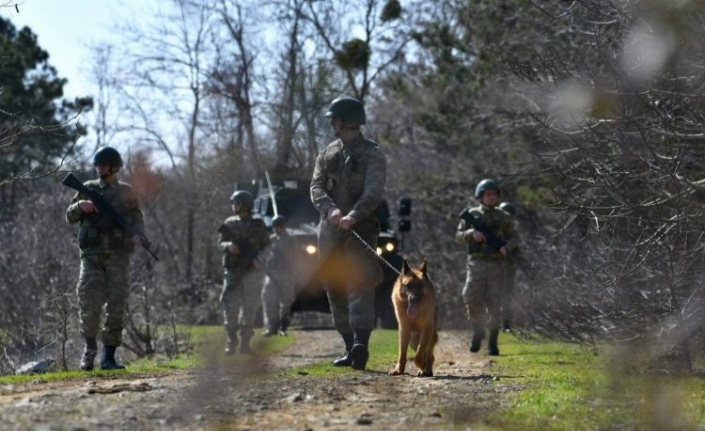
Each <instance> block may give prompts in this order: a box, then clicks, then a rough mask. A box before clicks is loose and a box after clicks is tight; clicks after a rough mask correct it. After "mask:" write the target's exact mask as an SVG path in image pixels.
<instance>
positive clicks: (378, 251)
mask: <svg viewBox="0 0 705 431" xmlns="http://www.w3.org/2000/svg"><path fill="white" fill-rule="evenodd" d="M381 255H382V248H381V247H377V256H381Z"/></svg>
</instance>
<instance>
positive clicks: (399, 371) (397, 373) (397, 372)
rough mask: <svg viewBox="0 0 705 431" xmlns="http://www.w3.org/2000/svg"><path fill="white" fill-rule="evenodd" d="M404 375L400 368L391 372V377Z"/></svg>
mask: <svg viewBox="0 0 705 431" xmlns="http://www.w3.org/2000/svg"><path fill="white" fill-rule="evenodd" d="M402 374H404V370H402V369H399V367H397V368H394V369H393V370H392V371H390V372H389V375H390V376H401V375H402Z"/></svg>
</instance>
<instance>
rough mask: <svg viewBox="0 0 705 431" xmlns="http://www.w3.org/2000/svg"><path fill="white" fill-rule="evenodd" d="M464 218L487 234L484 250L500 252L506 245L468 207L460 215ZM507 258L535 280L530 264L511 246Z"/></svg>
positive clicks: (466, 221) (486, 251)
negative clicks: (514, 251) (511, 248)
mask: <svg viewBox="0 0 705 431" xmlns="http://www.w3.org/2000/svg"><path fill="white" fill-rule="evenodd" d="M459 217H460V218H461V219H462V220H465V223H467V224H469V225H470V226H472V227H473V228H474V229H475V230H477V231H480V232H482V234H483V235H484V236H485V241H487V247H484V251H485V253H486V254H492V253H495V252H499V249H500V248H502V247H504V246H505V245H506V243H505V242H504V241H503V240H502V239H501V238H499V237H497V235H495V234H494V233H493V232H492V230H491V229H490V228H489V227H488V226H487V225H486V224H485V223H484V222H483V221H482V220H481V219H480V218H479V217H477V216H476V215H474V214H473V213H471V212H470V211H468V210H467V209H465V210H463V212H461V213H460V216H459ZM507 251H508V253H507V259H509V261H510V262H512V263H513V264H515V265H516V266H517V268H519V269H521V270H522V272H523V273H524V274H526V276H527V277H529V279H530V280H533V279H534V277H533V276H532V275H531V274H530V272H529V271H530V270H531V268H530V265H529V264H528V263H527V262H526V261H525V260H524V259H522V258H521V257H519V256H517V255H516V253H513V252H512V251H511V250H509V248H507Z"/></svg>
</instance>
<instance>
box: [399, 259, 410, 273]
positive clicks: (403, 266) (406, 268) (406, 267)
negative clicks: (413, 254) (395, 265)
mask: <svg viewBox="0 0 705 431" xmlns="http://www.w3.org/2000/svg"><path fill="white" fill-rule="evenodd" d="M410 272H411V268H409V264H408V263H407V261H406V259H404V263H402V264H401V275H406V274H409V273H410Z"/></svg>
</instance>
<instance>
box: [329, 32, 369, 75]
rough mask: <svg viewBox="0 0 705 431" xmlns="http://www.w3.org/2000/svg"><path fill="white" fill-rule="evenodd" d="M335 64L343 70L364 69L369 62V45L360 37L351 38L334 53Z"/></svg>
mask: <svg viewBox="0 0 705 431" xmlns="http://www.w3.org/2000/svg"><path fill="white" fill-rule="evenodd" d="M335 62H336V64H337V65H338V66H339V67H341V68H342V69H345V70H350V69H364V68H366V67H367V66H368V64H369V62H370V47H369V45H368V44H367V43H366V42H365V41H364V40H361V39H357V38H356V39H351V40H349V41H347V42H345V43H344V44H343V48H342V49H341V50H340V51H337V52H336V53H335Z"/></svg>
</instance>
